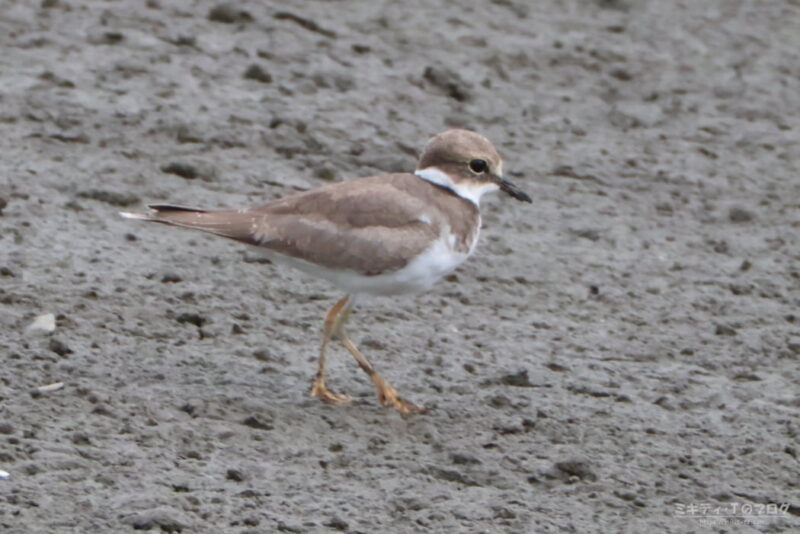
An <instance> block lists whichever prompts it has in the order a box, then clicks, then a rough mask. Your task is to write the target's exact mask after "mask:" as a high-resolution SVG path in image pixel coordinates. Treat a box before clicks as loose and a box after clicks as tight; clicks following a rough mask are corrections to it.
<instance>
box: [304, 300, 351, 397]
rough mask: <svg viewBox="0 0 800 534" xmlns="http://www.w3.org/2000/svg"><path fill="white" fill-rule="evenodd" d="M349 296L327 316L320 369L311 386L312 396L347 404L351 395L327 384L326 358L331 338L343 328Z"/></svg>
mask: <svg viewBox="0 0 800 534" xmlns="http://www.w3.org/2000/svg"><path fill="white" fill-rule="evenodd" d="M349 298H350V296H349V295H348V296H346V297H344V298H343V299H341V300H339V302H337V303H336V304H334V305H333V307H332V308H331V309H330V311H328V314H327V315H326V316H325V323H324V327H323V330H322V347H321V348H320V351H319V369H317V376H316V377H314V384H313V385H312V386H311V396H313V397H317V398H320V399H322V400H324V401H325V402H330V403H331V404H345V403H348V402H350V401H351V400H352V399H351V398H350V396H349V395H344V394H339V393H334V392H333V391H331V390H330V389H328V386H326V385H325V360H326V359H327V355H328V345H330V343H331V339H332V338H333V337H334V336H336V335H337V333H338V332H339V330H340V329H341V324H340V322H341V317H342V312H343V310H346V309H347V307H346V306H347V301H348V299H349Z"/></svg>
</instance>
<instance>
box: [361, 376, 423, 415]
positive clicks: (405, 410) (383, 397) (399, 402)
mask: <svg viewBox="0 0 800 534" xmlns="http://www.w3.org/2000/svg"><path fill="white" fill-rule="evenodd" d="M376 377H377V380H375V379H373V380H374V381H375V386H376V387H377V388H378V402H380V403H381V405H382V406H392V407H393V408H394V409H395V410H397V411H398V412H400V413H401V414H402V415H403V416H409V415H415V414H422V413H425V412H426V411H427V410H426V409H425V407H424V406H418V405H416V404H414V403H413V402H409V401H407V400H405V399H403V398H401V397H399V396H398V395H397V390H395V389H394V388H393V387H392V386H390V385H389V384H387V383H386V381H385V380H383V379H382V378H380V377H379V376H377V375H376Z"/></svg>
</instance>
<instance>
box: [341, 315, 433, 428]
mask: <svg viewBox="0 0 800 534" xmlns="http://www.w3.org/2000/svg"><path fill="white" fill-rule="evenodd" d="M349 315H350V307H349V306H347V307H346V308H345V309H344V310H342V311H341V313H340V314H339V317H340V319H339V320H338V321H337V323H336V325H335V326H336V327H337V330H336V332H334V334H335V335H336V337H338V338H339V341H340V342H341V344H342V346H343V347H344V348H346V349H347V350H348V351H349V352H350V354H352V355H353V357H354V358H355V359H356V361H357V362H358V365H359V367H361V369H362V370H363V371H364V372H365V373H367V376H369V378H370V380H372V383H373V384H375V389H377V390H378V402H380V403H381V404H382V405H383V406H393V407H394V408H395V409H396V410H397V411H398V412H400V413H401V414H403V415H411V414H415V413H425V408H424V407H422V406H417V405H416V404H414V403H411V402H409V401H407V400H405V399H402V398H400V397H399V396H398V395H397V391H396V390H395V389H394V388H393V387H392V386H390V385H389V383H388V382H387V381H386V380H384V379H383V377H381V375H379V374H378V372H377V371H376V370H375V368H374V367H372V364H371V363H369V362H368V361H367V359H366V358H365V357H364V355H363V354H361V352H360V351H359V350H358V347H356V345H355V343H353V342H352V341H351V340H350V337H349V336H348V335H347V333H346V332H345V331H344V323H345V322H346V321H347V318H348V316H349Z"/></svg>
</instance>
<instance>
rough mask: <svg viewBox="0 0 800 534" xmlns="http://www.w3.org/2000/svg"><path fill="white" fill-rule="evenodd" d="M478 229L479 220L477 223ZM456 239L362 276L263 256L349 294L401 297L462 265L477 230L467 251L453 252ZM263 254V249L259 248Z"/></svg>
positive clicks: (449, 236)
mask: <svg viewBox="0 0 800 534" xmlns="http://www.w3.org/2000/svg"><path fill="white" fill-rule="evenodd" d="M478 228H480V221H478ZM457 241H458V240H457V238H456V237H455V236H454V235H453V234H451V233H450V232H445V233H443V234H442V236H441V237H439V239H437V240H436V241H434V242H433V243H432V244H431V246H429V247H428V248H427V249H426V250H424V251H423V252H422V253H421V254H420V255H418V256H417V257H416V258H414V259H412V260H411V261H410V262H409V263H408V264H406V266H405V267H403V268H401V269H398V270H396V271H393V272H390V273H385V274H379V275H374V276H365V275H362V274H358V273H356V272H353V271H348V270H341V269H327V268H325V267H322V266H320V265H317V264H314V263H311V262H307V261H304V260H300V259H297V258H290V257H287V256H284V255H283V254H278V253H275V252H271V251H267V252H266V254H265V255H266V256H267V257H269V258H270V259H272V260H274V261H277V262H279V263H283V264H288V265H291V266H292V267H294V268H296V269H299V270H301V271H303V272H306V273H308V274H310V275H312V276H314V277H317V278H322V279H323V280H327V281H329V282H330V283H331V284H333V285H335V286H337V287H338V288H340V289H342V290H344V291H346V292H347V293H349V294H353V295H358V294H369V295H384V296H388V295H403V294H411V293H422V292H423V291H428V290H429V289H430V288H431V287H433V285H434V284H435V283H436V282H438V281H439V280H441V279H442V278H443V277H445V276H447V275H448V274H450V273H451V272H453V271H454V270H455V269H456V267H458V266H459V265H461V264H462V263H464V260H466V259H467V258H468V257H469V256H470V254H472V252H473V251H474V250H475V244H476V243H477V242H478V231H477V230H476V231H475V234H474V236H473V237H472V241H471V242H470V243H469V245H470V246H469V250H468V251H467V252H458V251H457V250H456V247H455V245H456V242H457ZM262 252H264V251H263V249H262Z"/></svg>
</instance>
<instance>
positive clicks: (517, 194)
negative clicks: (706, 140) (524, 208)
mask: <svg viewBox="0 0 800 534" xmlns="http://www.w3.org/2000/svg"><path fill="white" fill-rule="evenodd" d="M492 176H493V177H494V180H495V182H497V185H499V186H500V190H501V191H503V192H505V193H508V194H509V195H511V196H512V197H514V198H516V199H517V200H521V201H523V202H533V200H532V199H531V197H530V195H528V193H526V192H525V191H523V190H522V189H520V188H519V187H517V186H516V185H514V182H512V181H510V180H506V179H505V178H503V177H502V176H495V175H492Z"/></svg>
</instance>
